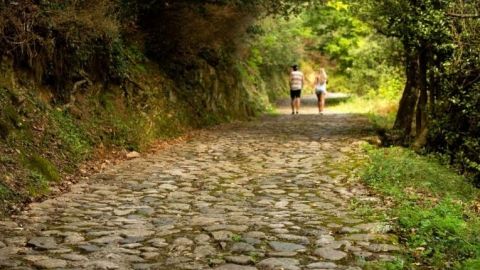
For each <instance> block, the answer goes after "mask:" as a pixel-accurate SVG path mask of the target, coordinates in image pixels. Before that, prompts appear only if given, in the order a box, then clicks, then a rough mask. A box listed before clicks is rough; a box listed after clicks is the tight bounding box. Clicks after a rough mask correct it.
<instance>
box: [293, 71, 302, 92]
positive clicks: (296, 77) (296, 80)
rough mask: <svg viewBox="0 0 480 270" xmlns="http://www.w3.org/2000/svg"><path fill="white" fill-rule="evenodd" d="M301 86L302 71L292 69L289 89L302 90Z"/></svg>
mask: <svg viewBox="0 0 480 270" xmlns="http://www.w3.org/2000/svg"><path fill="white" fill-rule="evenodd" d="M302 88H303V73H302V72H301V71H298V70H297V71H292V73H290V89H291V90H302Z"/></svg>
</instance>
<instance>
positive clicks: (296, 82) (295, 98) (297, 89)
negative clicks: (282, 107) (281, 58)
mask: <svg viewBox="0 0 480 270" xmlns="http://www.w3.org/2000/svg"><path fill="white" fill-rule="evenodd" d="M303 84H304V76H303V73H302V72H301V71H299V70H298V66H297V65H293V66H292V72H290V97H291V98H292V102H291V105H292V114H295V113H296V114H298V111H299V110H300V98H301V96H302V89H303Z"/></svg>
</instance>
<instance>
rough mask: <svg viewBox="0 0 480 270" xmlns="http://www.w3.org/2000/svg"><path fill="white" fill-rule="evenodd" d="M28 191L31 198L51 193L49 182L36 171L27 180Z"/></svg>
mask: <svg viewBox="0 0 480 270" xmlns="http://www.w3.org/2000/svg"><path fill="white" fill-rule="evenodd" d="M26 184H27V186H26V190H27V192H28V195H29V196H32V197H38V196H42V195H46V194H47V193H48V192H49V181H48V180H47V179H46V177H45V176H44V175H43V174H41V173H38V172H36V171H32V172H31V173H30V175H29V176H28V179H27V183H26Z"/></svg>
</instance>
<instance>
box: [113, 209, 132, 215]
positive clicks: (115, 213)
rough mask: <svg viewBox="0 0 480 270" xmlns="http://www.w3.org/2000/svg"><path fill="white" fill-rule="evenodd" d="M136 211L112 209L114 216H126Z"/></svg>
mask: <svg viewBox="0 0 480 270" xmlns="http://www.w3.org/2000/svg"><path fill="white" fill-rule="evenodd" d="M135 211H137V210H136V209H114V210H113V214H114V215H115V216H126V215H130V214H131V213H134V212H135Z"/></svg>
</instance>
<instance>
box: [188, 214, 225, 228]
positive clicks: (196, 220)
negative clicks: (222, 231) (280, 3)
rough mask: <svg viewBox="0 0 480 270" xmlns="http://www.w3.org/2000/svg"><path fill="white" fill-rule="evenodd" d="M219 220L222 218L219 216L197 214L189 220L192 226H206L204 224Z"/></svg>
mask: <svg viewBox="0 0 480 270" xmlns="http://www.w3.org/2000/svg"><path fill="white" fill-rule="evenodd" d="M221 221H222V219H220V218H212V217H202V216H197V217H193V218H192V220H191V221H190V224H191V225H192V226H206V225H211V224H215V223H218V222H221Z"/></svg>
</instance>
